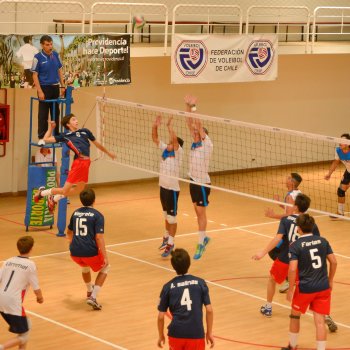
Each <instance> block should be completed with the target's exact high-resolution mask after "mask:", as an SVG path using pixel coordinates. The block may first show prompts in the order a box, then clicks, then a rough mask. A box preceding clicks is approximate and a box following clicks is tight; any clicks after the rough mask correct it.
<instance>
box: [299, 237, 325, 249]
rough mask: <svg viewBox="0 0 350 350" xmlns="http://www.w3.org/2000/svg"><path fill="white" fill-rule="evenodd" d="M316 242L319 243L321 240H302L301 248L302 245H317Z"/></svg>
mask: <svg viewBox="0 0 350 350" xmlns="http://www.w3.org/2000/svg"><path fill="white" fill-rule="evenodd" d="M318 244H321V240H320V239H318V240H316V241H311V242H302V243H301V247H302V248H303V247H311V246H313V245H318Z"/></svg>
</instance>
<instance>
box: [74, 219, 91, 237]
mask: <svg viewBox="0 0 350 350" xmlns="http://www.w3.org/2000/svg"><path fill="white" fill-rule="evenodd" d="M85 222H86V218H78V219H77V220H76V221H75V235H76V236H86V235H87V233H88V229H87V226H86V223H85Z"/></svg>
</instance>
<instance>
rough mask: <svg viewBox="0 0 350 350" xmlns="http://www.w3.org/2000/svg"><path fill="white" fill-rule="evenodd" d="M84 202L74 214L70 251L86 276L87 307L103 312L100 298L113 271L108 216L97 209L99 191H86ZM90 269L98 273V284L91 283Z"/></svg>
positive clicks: (69, 230) (83, 193)
mask: <svg viewBox="0 0 350 350" xmlns="http://www.w3.org/2000/svg"><path fill="white" fill-rule="evenodd" d="M80 201H81V203H82V204H83V207H81V208H79V209H77V210H76V211H75V212H74V213H73V214H72V217H71V219H70V222H69V225H68V230H67V236H68V239H69V242H70V245H69V250H70V253H71V258H72V260H73V261H74V262H76V263H77V264H78V265H79V266H81V268H82V277H83V280H84V282H85V284H86V287H87V299H86V302H87V304H89V305H90V306H92V308H93V309H94V310H101V309H102V305H100V304H99V303H98V302H97V300H96V298H97V295H98V293H99V291H100V289H101V287H102V286H103V283H104V282H105V280H106V277H107V273H108V270H109V263H108V257H107V252H106V247H105V241H104V238H103V234H104V217H103V215H102V214H101V213H100V212H99V211H97V210H96V209H94V208H93V205H94V202H95V192H94V191H93V190H92V189H86V190H84V191H82V192H81V193H80ZM90 268H91V269H92V270H93V271H94V272H98V275H97V277H96V280H95V284H94V285H92V283H91V272H90Z"/></svg>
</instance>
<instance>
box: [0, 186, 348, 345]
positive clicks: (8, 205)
mask: <svg viewBox="0 0 350 350" xmlns="http://www.w3.org/2000/svg"><path fill="white" fill-rule="evenodd" d="M92 187H93V186H92ZM187 187H188V186H187V184H183V186H182V192H181V195H180V199H179V215H178V233H177V237H176V240H175V244H176V246H177V247H183V248H185V249H187V250H188V251H189V253H190V255H191V256H192V255H193V253H194V249H195V245H196V243H197V233H196V230H197V223H196V218H195V214H194V210H193V207H192V203H191V200H190V196H189V193H188V189H187ZM95 190H96V194H97V201H96V205H95V207H96V209H98V210H100V211H101V212H102V213H103V214H104V216H105V222H106V226H105V240H106V244H107V249H108V254H109V261H110V264H111V269H110V272H109V274H108V278H107V280H106V283H105V285H104V287H103V288H102V290H101V292H100V294H99V298H98V300H99V302H100V303H101V304H102V305H103V309H102V311H92V309H91V307H89V306H88V305H86V303H85V295H86V289H85V285H84V283H83V281H82V279H81V274H80V268H79V267H78V266H77V265H76V264H74V263H73V262H72V261H71V259H70V257H69V254H68V243H67V240H66V239H65V238H58V237H56V236H55V233H56V230H55V229H52V230H49V229H34V228H32V229H30V234H31V235H32V236H33V237H34V239H35V246H34V251H33V257H32V258H33V259H34V260H35V262H36V264H37V267H38V272H39V280H40V286H41V288H42V290H43V294H44V298H45V301H44V304H41V305H40V304H37V303H36V302H35V297H34V294H33V292H32V291H31V290H30V291H29V293H28V294H27V296H26V299H25V303H24V305H25V308H26V310H27V313H28V315H29V317H30V319H31V321H32V325H33V327H32V332H31V337H30V341H29V344H28V347H27V349H28V350H34V349H35V350H44V349H45V350H46V349H50V350H56V349H63V348H65V349H68V348H69V349H70V350H83V349H84V350H90V349H91V350H108V349H130V350H153V349H157V346H156V342H157V337H158V333H157V326H156V318H157V313H158V312H157V303H158V299H159V293H160V290H161V288H162V286H163V284H164V283H166V282H167V281H168V280H170V279H171V278H172V277H173V276H174V272H173V270H172V268H171V265H170V262H169V259H163V258H161V257H160V253H159V251H158V246H159V244H160V242H161V236H162V233H163V225H164V223H163V218H162V212H161V207H160V203H159V198H158V192H159V187H158V185H157V182H155V181H154V182H153V181H151V182H142V183H131V184H121V185H116V186H109V187H96V188H95ZM210 202H211V204H210V206H209V208H208V219H209V223H208V234H209V235H210V237H211V238H212V240H211V242H210V245H209V246H208V248H207V251H206V252H205V253H204V255H203V257H202V259H201V260H199V261H192V265H191V268H190V273H192V274H194V275H198V276H200V277H202V278H204V279H206V280H207V281H208V285H209V289H210V295H211V300H212V305H213V308H214V336H215V338H216V346H215V349H217V350H221V349H222V350H223V349H225V350H230V349H234V350H259V349H266V348H270V349H280V347H281V346H285V345H286V344H287V343H288V324H289V318H288V315H289V308H290V307H289V303H288V302H287V301H286V299H285V294H280V293H278V291H277V293H276V295H275V299H274V306H273V317H272V318H270V319H267V318H264V317H263V316H262V315H260V313H259V309H260V306H261V305H262V304H263V303H264V301H265V297H266V282H267V277H268V274H269V268H270V265H271V260H270V259H269V257H265V258H264V259H263V260H261V261H259V262H256V261H253V260H251V256H252V255H253V254H254V253H255V252H256V251H258V250H259V249H261V248H262V247H263V246H265V245H266V244H267V242H268V240H269V239H271V237H273V235H274V234H275V233H276V230H277V227H278V223H277V221H275V220H271V219H268V218H265V217H264V209H265V208H266V207H267V204H266V203H264V202H260V201H257V200H251V199H247V198H244V197H239V196H234V195H229V194H226V193H223V192H219V191H213V192H212V194H211V196H210ZM78 206H79V200H78V198H77V197H74V198H71V204H70V205H69V208H68V211H69V212H68V215H70V214H71V213H72V211H73V210H75V209H76V208H77V207H78ZM276 210H279V208H278V207H277V206H276ZM24 211H25V198H24V197H21V196H19V197H6V198H4V197H0V213H1V214H0V227H1V241H2V248H1V251H0V260H4V259H6V258H8V257H10V256H13V255H17V251H16V241H17V239H18V238H19V237H20V236H22V235H25V234H26V232H25V227H24V225H23V220H24ZM316 220H317V223H318V225H319V227H320V229H321V234H322V235H323V236H325V237H326V238H327V239H328V240H329V241H330V243H331V245H332V247H333V250H334V252H335V253H336V256H337V259H338V271H337V274H336V277H335V284H334V292H333V300H332V312H331V315H332V317H333V319H334V320H335V321H336V322H337V324H338V327H339V329H338V332H336V333H329V335H328V349H339V350H340V349H342V350H344V349H350V304H349V303H348V296H349V289H350V278H349V271H350V244H349V243H350V236H349V234H350V222H345V221H331V220H330V219H329V218H328V217H326V216H317V219H316ZM10 336H11V335H10V333H8V332H7V326H6V324H5V322H3V321H0V343H1V342H3V341H4V340H5V339H8V338H9V337H10ZM165 348H166V349H168V346H166V347H165ZM314 348H315V329H314V325H313V320H312V317H310V314H307V315H305V316H303V317H302V321H301V333H300V340H299V349H314Z"/></svg>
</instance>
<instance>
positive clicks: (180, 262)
mask: <svg viewBox="0 0 350 350" xmlns="http://www.w3.org/2000/svg"><path fill="white" fill-rule="evenodd" d="M190 264H191V259H190V256H189V255H188V253H187V251H186V250H184V249H175V250H173V251H172V252H171V265H172V266H173V268H174V270H175V271H176V273H177V276H176V277H175V278H173V279H172V280H170V281H169V282H168V283H166V284H165V285H164V286H163V289H162V291H161V293H160V301H159V305H158V311H159V314H158V333H159V338H158V347H160V348H162V347H163V345H164V344H165V336H164V316H165V313H166V312H167V310H168V309H169V311H170V313H171V315H172V320H171V323H170V325H169V326H168V340H169V347H170V349H171V350H204V349H205V338H206V340H207V343H208V344H209V343H210V347H211V348H212V347H214V338H213V334H212V330H213V308H212V306H211V303H210V297H209V289H208V286H207V284H206V283H205V281H204V280H203V279H201V278H198V277H196V276H193V275H190V274H187V272H188V269H189V267H190ZM203 305H204V306H205V309H206V323H207V332H206V334H205V333H204V327H203Z"/></svg>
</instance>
